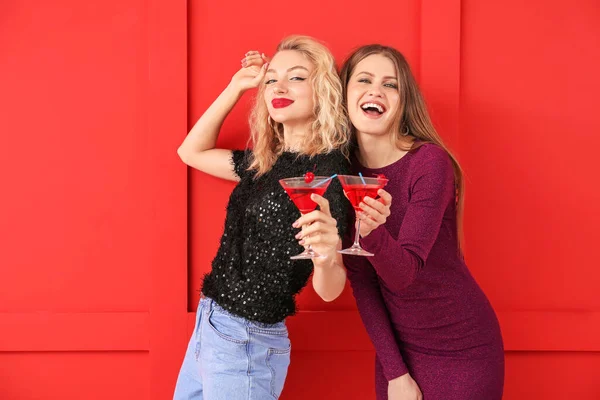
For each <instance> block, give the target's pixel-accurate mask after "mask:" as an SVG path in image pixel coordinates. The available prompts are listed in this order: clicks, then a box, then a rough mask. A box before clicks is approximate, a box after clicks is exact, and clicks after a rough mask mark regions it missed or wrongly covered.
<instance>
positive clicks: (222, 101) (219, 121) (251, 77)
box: [177, 64, 268, 181]
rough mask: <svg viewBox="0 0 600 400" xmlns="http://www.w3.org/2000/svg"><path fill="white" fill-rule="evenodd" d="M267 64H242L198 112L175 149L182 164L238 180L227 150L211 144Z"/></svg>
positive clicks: (260, 79)
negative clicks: (215, 97)
mask: <svg viewBox="0 0 600 400" xmlns="http://www.w3.org/2000/svg"><path fill="white" fill-rule="evenodd" d="M267 65H268V64H264V65H263V66H262V67H261V68H258V67H254V66H251V67H246V68H242V69H240V70H239V71H238V72H237V73H236V74H235V75H234V76H233V78H232V79H231V83H230V84H229V85H228V86H227V87H226V88H225V90H223V92H222V93H221V94H220V95H219V97H217V99H216V100H215V101H214V102H213V103H212V104H211V106H210V107H209V108H208V109H207V110H206V111H205V112H204V114H202V116H201V117H200V119H199V120H198V122H196V124H195V125H194V127H193V128H192V130H191V131H190V132H189V133H188V135H187V136H186V138H185V140H184V141H183V143H181V145H180V146H179V148H178V149H177V154H178V155H179V157H180V158H181V160H182V161H183V162H184V163H185V164H187V165H189V166H190V167H193V168H196V169H197V170H200V171H202V172H205V173H207V174H210V175H213V176H216V177H219V178H223V179H228V180H231V181H239V179H240V178H239V177H238V176H237V175H236V174H235V172H234V170H233V164H232V163H231V150H225V149H215V145H216V143H217V137H218V136H219V131H220V130H221V126H222V125H223V121H225V118H226V117H227V115H228V114H229V113H230V112H231V110H232V109H233V107H234V106H235V104H236V103H237V102H238V100H239V99H240V97H242V94H244V92H245V91H246V90H248V89H251V88H255V87H257V86H258V85H259V84H260V83H261V82H262V80H263V78H264V76H265V71H266V67H267Z"/></svg>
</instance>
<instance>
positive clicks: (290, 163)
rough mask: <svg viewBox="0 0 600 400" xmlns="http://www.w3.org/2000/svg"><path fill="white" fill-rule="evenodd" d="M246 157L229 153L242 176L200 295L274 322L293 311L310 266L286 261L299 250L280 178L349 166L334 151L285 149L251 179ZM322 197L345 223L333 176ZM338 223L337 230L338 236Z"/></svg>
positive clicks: (340, 228)
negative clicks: (312, 152) (304, 152)
mask: <svg viewBox="0 0 600 400" xmlns="http://www.w3.org/2000/svg"><path fill="white" fill-rule="evenodd" d="M251 157H252V153H251V151H250V150H246V151H239V150H235V151H233V153H232V163H233V165H234V169H235V172H236V174H237V175H238V176H239V177H240V178H241V180H240V182H239V183H238V184H237V186H236V187H235V189H234V190H233V192H232V193H231V197H230V198H229V204H228V205H227V216H226V218H225V229H224V233H223V236H222V238H221V243H220V246H219V250H218V251H217V255H216V257H215V258H214V260H213V262H212V270H211V272H209V273H208V274H206V276H205V277H204V282H203V285H202V293H203V294H204V295H206V296H208V297H211V298H213V299H214V300H215V301H216V302H217V303H218V304H219V305H220V306H221V307H223V308H224V309H226V310H227V311H229V312H231V313H233V314H235V315H239V316H241V317H244V318H246V319H249V320H253V321H256V322H262V323H266V324H273V323H276V322H280V321H282V320H283V319H285V318H286V317H287V316H290V315H293V314H294V313H295V312H296V302H295V299H294V297H295V295H296V294H298V293H299V292H300V291H301V290H302V288H303V287H304V286H306V284H307V282H308V278H309V277H310V275H311V273H312V270H313V265H312V261H310V260H290V256H292V255H295V254H298V253H300V252H301V251H302V250H303V248H302V247H301V246H300V245H299V244H298V241H297V240H296V239H295V238H294V236H295V235H296V233H297V232H298V231H299V229H295V228H293V227H292V224H293V223H294V221H295V220H296V219H298V218H299V217H300V212H299V211H298V209H297V208H296V206H295V205H294V204H293V203H292V201H291V200H290V198H289V197H288V195H287V193H286V192H285V191H284V190H283V188H282V187H281V185H280V184H279V180H280V179H283V178H291V177H296V176H303V175H304V174H305V173H306V172H307V171H312V172H314V173H315V175H324V176H331V175H333V174H336V173H338V174H342V173H347V172H349V164H348V161H347V160H346V159H345V158H344V156H343V155H342V154H341V153H340V152H338V151H335V152H332V153H329V154H322V155H317V156H314V157H312V158H311V157H309V156H305V155H299V154H297V153H292V152H285V153H283V154H282V155H280V156H279V158H278V159H277V161H276V162H275V164H274V165H273V167H272V169H271V170H270V171H269V172H267V173H266V174H264V175H262V176H260V177H258V178H257V179H255V173H254V172H253V171H248V170H247V168H248V166H249V165H250V161H251ZM325 197H326V198H327V199H328V200H329V204H330V209H331V213H332V216H333V217H334V218H336V219H337V220H338V221H346V219H347V218H346V217H347V211H348V209H347V205H348V203H347V200H346V199H345V198H344V195H343V191H342V187H341V185H340V183H339V181H338V180H337V179H334V180H333V181H332V183H331V184H330V185H329V188H328V189H327V192H326V193H325ZM341 225H342V224H340V223H338V231H339V233H340V235H343V234H344V232H345V226H341Z"/></svg>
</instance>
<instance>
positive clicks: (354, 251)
mask: <svg viewBox="0 0 600 400" xmlns="http://www.w3.org/2000/svg"><path fill="white" fill-rule="evenodd" d="M338 253H342V254H348V255H351V256H365V257H372V256H374V255H375V254H373V253H369V252H368V251H366V250H364V249H363V248H362V247H360V246H356V245H354V246H352V247H348V248H347V249H343V250H338Z"/></svg>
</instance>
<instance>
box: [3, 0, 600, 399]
mask: <svg viewBox="0 0 600 400" xmlns="http://www.w3.org/2000/svg"><path fill="white" fill-rule="evenodd" d="M596 3H597V2H595V1H594V0H576V1H572V2H569V3H564V2H557V1H541V0H536V1H533V2H526V3H520V2H517V1H516V0H510V1H508V2H506V1H505V2H502V3H500V2H493V3H490V2H476V1H474V0H464V1H462V2H461V1H460V0H451V1H441V0H431V1H419V0H405V1H402V2H392V1H384V2H383V3H378V6H377V7H376V8H374V7H371V6H369V7H367V8H365V7H354V6H352V7H350V6H347V5H345V3H343V2H341V1H334V2H319V1H315V0H308V1H307V2H303V3H302V4H299V3H297V4H296V3H294V4H292V3H289V4H288V3H282V2H274V1H272V0H268V1H267V2H266V3H265V2H263V3H260V5H259V6H257V5H256V4H254V3H245V2H236V3H232V4H230V5H227V6H226V7H224V6H223V4H222V3H211V2H204V1H202V2H201V1H195V0H193V1H189V2H186V1H183V0H178V1H169V2H167V1H165V0H145V1H144V0H127V1H112V0H111V1H104V2H101V3H99V2H88V3H85V2H75V1H72V0H60V1H54V2H52V4H51V5H50V4H47V3H46V2H42V1H35V2H33V3H32V2H28V3H25V2H18V1H4V2H2V3H1V4H0V19H1V21H2V23H1V24H0V29H1V30H2V33H3V34H1V35H0V54H1V56H0V57H1V60H2V62H1V63H0V88H1V90H2V96H0V171H1V172H0V177H1V178H2V183H3V187H4V188H5V191H4V192H3V194H4V195H3V196H0V332H1V333H0V398H2V399H7V400H13V399H19V400H28V399H40V398H43V399H61V400H68V399H106V398H111V399H131V398H136V399H168V398H170V396H171V394H172V390H173V385H174V382H175V379H176V376H177V372H178V368H179V365H180V362H181V357H182V356H183V352H184V350H185V343H186V341H187V339H188V335H189V330H190V329H191V324H190V320H191V319H192V318H193V312H194V311H195V309H196V303H197V301H198V293H197V289H198V286H199V279H200V277H201V275H202V274H203V273H204V272H206V271H207V270H208V268H209V263H210V261H211V259H212V257H213V256H214V254H215V251H216V248H217V244H218V239H219V236H220V233H221V232H222V227H223V221H224V209H225V203H226V200H227V197H228V195H229V193H230V191H231V189H232V185H231V184H229V183H226V182H221V181H219V180H216V179H213V178H210V177H207V176H205V175H203V174H201V173H198V172H195V171H187V170H186V168H185V166H183V164H181V162H180V161H179V160H178V158H177V156H176V154H175V150H176V148H177V146H178V145H179V143H180V141H181V140H182V139H183V137H184V136H185V134H186V132H187V130H188V129H189V127H190V126H191V125H192V124H193V123H194V121H195V120H196V119H197V118H198V117H199V116H200V115H201V113H202V111H203V110H204V109H205V108H206V107H207V106H208V105H209V104H210V102H211V101H212V100H213V99H214V98H215V97H216V95H217V94H218V93H219V92H220V90H222V88H223V87H224V86H225V85H226V84H227V82H228V81H229V78H230V77H231V75H232V74H233V73H234V72H235V70H236V69H237V67H238V65H239V64H238V62H239V60H240V58H241V56H242V54H243V53H244V52H245V51H247V50H249V49H259V50H263V51H266V52H272V51H273V49H274V47H275V45H276V44H277V42H278V41H279V40H280V39H281V38H282V37H284V36H285V35H287V34H291V33H305V34H309V35H313V36H315V37H318V38H320V39H322V40H324V41H325V42H326V43H327V44H328V45H329V46H330V48H331V49H332V51H333V53H334V55H335V56H336V57H337V58H338V59H339V60H340V62H341V60H342V59H343V56H345V55H346V54H347V53H348V52H349V51H350V50H351V49H352V48H353V47H355V46H358V45H360V44H364V43H369V42H375V41H376V42H383V43H386V44H391V45H393V46H396V47H398V48H399V49H400V50H402V51H403V52H404V53H405V54H406V55H407V57H408V59H409V61H410V62H411V64H412V65H413V67H414V69H415V73H416V75H417V76H418V78H419V81H420V83H421V85H422V88H423V91H424V92H425V94H426V97H427V100H428V102H429V104H430V106H431V111H432V114H433V117H434V120H435V122H436V124H437V126H438V127H439V129H440V131H441V133H442V135H443V136H444V138H445V139H446V140H447V141H448V142H449V144H450V145H451V147H452V148H453V149H454V150H455V151H456V153H457V155H458V156H459V159H460V160H461V161H462V163H463V167H464V168H465V170H466V175H467V213H466V221H465V222H466V239H467V241H466V249H467V254H466V256H467V261H468V263H469V266H470V268H471V270H472V271H473V274H474V275H475V277H476V278H477V280H478V281H479V282H480V284H481V286H482V287H483V288H484V290H485V291H486V293H487V294H488V296H489V297H490V300H491V301H492V303H493V305H494V307H495V308H496V310H497V311H498V314H499V317H500V321H501V325H502V329H503V333H504V337H505V344H506V349H507V374H506V395H505V398H506V399H510V400H513V399H514V400H520V399H571V398H573V399H575V398H576V399H586V400H587V399H590V400H592V399H597V398H600V385H599V384H598V371H600V340H599V338H600V311H599V310H600V297H598V296H597V295H596V294H595V291H594V289H596V288H597V287H598V284H599V283H600V274H599V273H598V272H597V268H596V267H597V265H598V262H597V261H596V260H595V256H594V253H593V249H594V245H595V244H596V243H595V242H596V241H597V239H598V236H599V235H598V234H597V233H596V232H595V228H596V227H597V226H598V225H599V223H600V213H599V212H598V208H597V204H598V203H599V200H600V191H599V190H598V189H597V187H596V185H595V184H594V183H595V182H596V181H597V179H596V176H595V175H596V174H597V171H599V170H600V168H599V167H600V165H599V162H598V158H597V157H595V155H596V154H595V153H597V148H598V145H600V142H599V141H600V140H599V139H598V133H599V132H600V117H599V114H598V113H597V112H595V110H594V109H593V107H595V106H596V105H597V101H596V100H595V98H594V97H593V96H594V95H596V94H597V93H599V92H600V80H599V79H598V78H597V74H596V73H595V71H596V70H598V69H599V68H600V57H599V56H600V54H599V53H600V50H599V47H598V43H599V38H600V28H599V26H600V25H599V24H598V20H599V18H600V7H599V6H598V5H597V4H596ZM234 11H235V12H234ZM334 15H335V17H332V16H334ZM250 98H251V96H250V95H246V96H245V97H244V99H243V101H242V104H241V105H240V107H238V108H236V110H235V111H234V112H233V114H232V115H231V118H229V120H228V121H227V122H226V124H225V126H224V133H223V135H222V137H221V139H220V140H221V141H220V143H219V144H220V145H222V146H225V147H241V146H243V145H244V144H245V142H246V139H247V124H246V113H247V110H248V107H249V100H250ZM186 171H187V172H186ZM300 304H301V308H302V310H303V311H302V312H301V313H300V315H298V316H297V317H294V318H290V319H289V323H288V325H289V327H290V332H291V336H292V341H293V343H294V351H293V353H292V366H291V368H290V373H289V379H288V382H287V383H286V388H285V390H284V395H283V396H282V398H284V399H287V400H293V399H306V398H314V399H344V400H347V399H357V400H358V399H360V400H363V399H373V398H374V396H373V376H372V365H373V351H372V347H371V345H370V343H369V340H368V338H367V336H366V334H365V331H364V329H363V328H362V326H361V324H360V319H359V318H358V316H357V313H356V310H355V306H354V303H353V299H352V296H351V293H350V291H349V290H347V291H346V292H345V293H344V294H343V296H342V297H341V298H340V299H338V300H337V301H335V302H333V303H328V304H325V303H323V302H322V301H321V300H320V299H319V298H318V297H317V296H316V295H315V294H314V292H313V291H312V289H311V288H310V287H309V288H307V289H306V290H305V291H304V292H303V293H302V295H301V296H300ZM32 382H33V383H35V384H32ZM348 382H352V385H348V384H347V383H348Z"/></svg>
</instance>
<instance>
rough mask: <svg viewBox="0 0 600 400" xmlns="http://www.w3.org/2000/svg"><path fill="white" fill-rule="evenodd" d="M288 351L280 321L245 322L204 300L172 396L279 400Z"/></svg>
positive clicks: (185, 399) (204, 399) (179, 399)
mask: <svg viewBox="0 0 600 400" xmlns="http://www.w3.org/2000/svg"><path fill="white" fill-rule="evenodd" d="M290 350H291V346H290V340H289V338H288V332H287V328H286V326H285V323H284V322H279V323H277V324H272V325H271V324H262V323H259V322H253V321H249V320H247V319H245V318H242V317H238V316H235V315H232V314H230V313H229V312H227V311H225V310H224V309H223V308H221V307H220V306H219V305H218V304H217V303H216V302H215V301H214V300H212V299H210V298H203V299H202V300H200V305H199V306H198V311H197V313H196V327H195V329H194V333H192V337H191V339H190V342H189V345H188V348H187V351H186V353H185V358H184V360H183V365H182V366H181V370H180V371H179V377H178V378H177V385H176V387H175V394H174V395H173V399H174V400H192V399H193V400H272V399H278V398H279V395H280V394H281V391H282V390H283V384H284V382H285V377H286V375H287V369H288V365H289V364H290Z"/></svg>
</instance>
